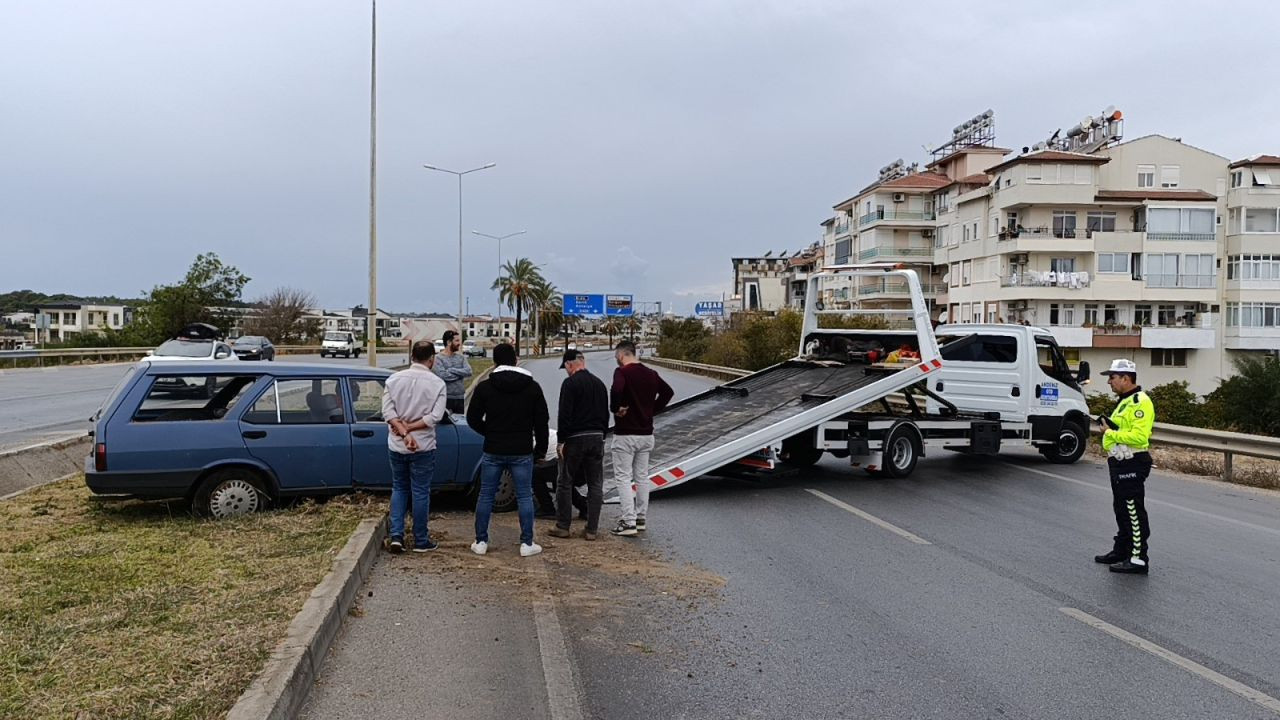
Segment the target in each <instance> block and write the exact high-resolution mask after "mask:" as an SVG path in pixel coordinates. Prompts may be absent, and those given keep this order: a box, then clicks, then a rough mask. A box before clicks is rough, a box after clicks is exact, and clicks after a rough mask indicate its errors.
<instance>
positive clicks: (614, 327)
mask: <svg viewBox="0 0 1280 720" xmlns="http://www.w3.org/2000/svg"><path fill="white" fill-rule="evenodd" d="M600 329H601V330H603V331H604V332H605V334H606V335H608V336H609V349H610V350H612V349H613V336H614V335H620V334H622V327H621V326H620V325H618V321H617V320H614V319H613V318H608V319H606V320H605V321H604V324H603V325H601V326H600Z"/></svg>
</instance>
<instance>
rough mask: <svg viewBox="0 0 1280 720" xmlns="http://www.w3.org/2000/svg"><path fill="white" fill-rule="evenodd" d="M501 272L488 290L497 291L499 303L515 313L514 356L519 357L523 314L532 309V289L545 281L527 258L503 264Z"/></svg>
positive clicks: (535, 266)
mask: <svg viewBox="0 0 1280 720" xmlns="http://www.w3.org/2000/svg"><path fill="white" fill-rule="evenodd" d="M502 272H503V274H502V275H501V276H499V277H498V279H497V280H494V281H493V285H492V287H491V288H490V289H492V290H497V291H498V300H499V302H503V303H506V306H507V307H508V308H509V309H511V310H514V311H515V313H516V355H519V354H520V331H521V323H522V320H523V318H524V313H525V311H526V310H530V309H532V307H533V305H532V301H531V296H532V291H533V289H534V288H535V287H536V286H537V285H538V283H539V282H540V281H542V282H545V281H543V279H542V274H541V273H539V272H538V266H537V265H534V264H533V262H532V261H530V260H529V258H516V259H515V260H514V261H510V262H507V263H504V264H503V266H502Z"/></svg>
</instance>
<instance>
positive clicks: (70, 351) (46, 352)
mask: <svg viewBox="0 0 1280 720" xmlns="http://www.w3.org/2000/svg"><path fill="white" fill-rule="evenodd" d="M154 349H155V348H152V347H101V348H47V349H41V350H0V361H3V360H9V359H12V360H13V361H14V365H15V366H16V365H17V361H18V360H31V359H36V360H39V359H44V358H60V359H61V358H127V357H143V356H145V355H146V354H147V353H148V352H151V351H152V350H154ZM276 351H277V352H279V353H282V354H284V355H291V354H318V353H319V352H320V346H319V345H276Z"/></svg>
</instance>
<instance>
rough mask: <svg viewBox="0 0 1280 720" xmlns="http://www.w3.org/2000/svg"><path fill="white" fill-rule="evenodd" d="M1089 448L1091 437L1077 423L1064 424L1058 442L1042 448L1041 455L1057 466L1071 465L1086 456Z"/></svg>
mask: <svg viewBox="0 0 1280 720" xmlns="http://www.w3.org/2000/svg"><path fill="white" fill-rule="evenodd" d="M1088 446H1089V435H1088V433H1086V432H1085V430H1084V428H1082V427H1080V425H1078V424H1077V423H1073V422H1064V423H1062V430H1061V431H1059V433H1058V440H1057V442H1055V443H1054V444H1052V445H1045V446H1043V447H1041V448H1040V454H1041V455H1043V456H1044V459H1045V460H1048V461H1049V462H1051V463H1054V464H1055V465H1070V464H1071V463H1073V462H1075V461H1077V460H1079V459H1080V458H1081V456H1083V455H1084V451H1085V450H1086V449H1087V448H1088Z"/></svg>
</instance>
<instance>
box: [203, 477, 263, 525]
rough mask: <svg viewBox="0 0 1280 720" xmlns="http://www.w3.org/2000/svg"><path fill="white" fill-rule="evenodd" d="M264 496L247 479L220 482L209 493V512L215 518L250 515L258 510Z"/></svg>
mask: <svg viewBox="0 0 1280 720" xmlns="http://www.w3.org/2000/svg"><path fill="white" fill-rule="evenodd" d="M261 501H262V498H261V496H260V495H259V494H258V489H257V488H255V487H254V486H253V485H252V484H251V483H249V482H247V481H245V480H228V481H226V482H224V483H220V484H219V485H218V487H216V488H214V489H213V492H212V493H210V495H209V514H210V515H212V516H214V517H215V518H228V517H234V516H236V515H248V514H249V513H251V512H256V511H257V510H258V505H259V504H260V503H261Z"/></svg>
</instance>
